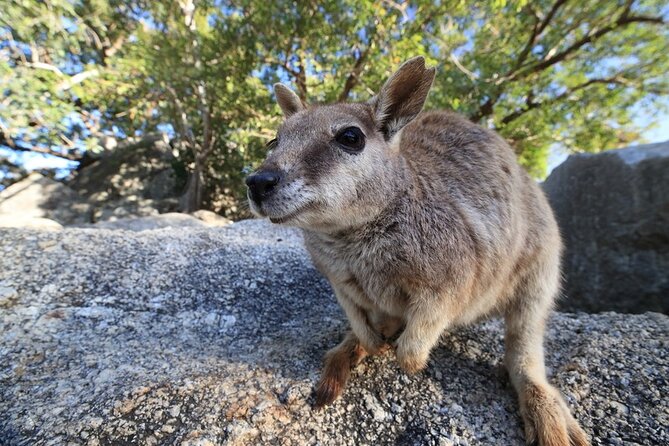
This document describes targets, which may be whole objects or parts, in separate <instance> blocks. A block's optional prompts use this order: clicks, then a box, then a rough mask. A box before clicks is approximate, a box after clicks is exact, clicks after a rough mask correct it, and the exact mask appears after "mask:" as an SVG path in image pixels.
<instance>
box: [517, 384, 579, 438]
mask: <svg viewBox="0 0 669 446" xmlns="http://www.w3.org/2000/svg"><path fill="white" fill-rule="evenodd" d="M519 399H520V413H521V415H522V417H523V423H524V425H525V441H526V442H527V444H528V445H540V446H589V445H590V442H589V441H588V437H587V436H586V434H585V432H583V429H581V427H580V426H579V425H578V423H577V422H576V420H575V419H574V417H572V415H571V413H570V412H569V408H568V407H567V405H566V403H565V402H564V400H563V399H562V396H561V395H560V393H559V392H558V390H557V389H555V388H554V387H552V386H551V385H549V384H548V383H544V384H537V383H531V382H527V383H525V384H523V386H522V389H521V390H520V391H519Z"/></svg>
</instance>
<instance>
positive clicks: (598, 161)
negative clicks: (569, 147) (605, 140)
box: [544, 142, 669, 313]
mask: <svg viewBox="0 0 669 446" xmlns="http://www.w3.org/2000/svg"><path fill="white" fill-rule="evenodd" d="M544 190H545V191H546V194H547V195H548V198H549V200H550V203H551V205H552V206H553V209H554V211H555V214H556V217H557V219H558V223H559V224H560V229H561V230H562V234H563V238H564V242H565V246H566V252H565V256H564V262H563V271H564V275H565V281H564V294H565V299H564V300H563V301H562V304H561V308H562V309H566V310H583V311H606V310H612V311H620V312H632V313H640V312H644V311H659V312H663V313H669V273H668V271H669V142H664V143H659V144H648V145H644V146H637V147H630V148H627V149H621V150H610V151H606V152H602V153H599V154H577V155H571V156H570V157H569V158H568V159H567V160H566V161H565V162H564V163H562V164H561V165H560V166H558V167H557V168H556V169H555V170H554V171H553V172H552V173H551V175H550V176H549V177H548V178H547V179H546V181H545V183H544Z"/></svg>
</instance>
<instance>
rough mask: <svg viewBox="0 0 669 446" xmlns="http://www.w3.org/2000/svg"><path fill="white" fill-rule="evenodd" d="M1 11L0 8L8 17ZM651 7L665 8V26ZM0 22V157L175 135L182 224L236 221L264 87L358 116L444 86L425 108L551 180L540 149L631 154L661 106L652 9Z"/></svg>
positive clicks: (456, 5)
mask: <svg viewBox="0 0 669 446" xmlns="http://www.w3.org/2000/svg"><path fill="white" fill-rule="evenodd" d="M4 3H7V2H4ZM662 8H665V9H664V10H663V9H662ZM2 9H3V15H2V16H1V18H0V33H2V38H1V42H0V79H2V102H0V125H1V126H2V127H0V145H1V146H5V147H7V148H11V149H13V150H20V151H36V152H41V153H48V154H51V155H55V156H60V157H65V158H68V159H73V160H78V159H81V157H82V153H83V152H84V151H85V150H88V151H95V150H101V146H103V145H104V144H103V142H102V141H103V140H104V138H105V137H108V136H110V135H111V136H119V135H121V136H122V135H134V136H142V135H147V134H149V133H152V132H156V131H164V130H165V129H167V130H169V131H171V132H172V133H173V134H174V137H175V140H174V144H173V146H174V150H175V151H176V152H177V153H178V155H179V160H180V163H181V164H180V166H181V168H185V169H186V170H187V171H188V172H189V175H190V178H189V181H188V187H187V190H186V191H185V193H184V201H183V203H182V205H183V208H184V209H186V210H189V209H194V208H197V207H208V208H211V209H215V210H217V211H225V212H228V213H233V214H234V213H238V212H240V210H239V209H237V208H236V205H235V202H236V199H237V198H239V197H241V196H243V193H244V189H243V183H242V177H243V175H244V174H243V171H244V168H248V167H249V166H252V165H254V163H257V162H258V161H259V160H260V159H261V158H262V156H263V145H264V142H265V141H266V140H267V139H270V138H271V135H272V132H273V130H274V129H275V128H276V126H277V125H278V123H279V121H280V117H279V113H278V108H277V107H276V106H275V105H274V104H273V101H272V97H271V89H270V86H271V84H272V83H274V82H276V81H282V82H289V83H292V84H293V86H294V88H295V89H296V91H297V92H298V94H299V95H300V96H301V97H302V98H303V99H306V100H308V101H310V102H326V101H342V100H366V99H367V98H369V97H370V95H371V94H373V92H374V91H376V90H377V89H378V87H379V86H380V85H381V84H382V82H383V80H384V79H385V78H386V77H387V76H388V74H389V73H390V72H391V71H392V70H393V69H395V68H396V67H397V65H398V64H399V63H401V62H402V61H403V60H405V59H407V58H409V57H411V56H414V55H424V56H425V57H426V58H427V60H428V63H430V64H433V65H436V66H437V67H438V70H439V73H438V76H437V80H436V81H435V85H434V88H433V92H432V94H431V96H430V99H429V103H428V107H429V108H447V109H454V110H456V111H458V112H460V113H463V114H465V115H467V116H468V117H470V118H471V119H472V120H474V121H477V122H481V123H482V124H484V125H487V126H490V127H492V128H495V129H496V130H497V131H499V132H500V133H501V134H502V135H503V136H504V137H505V138H506V139H507V140H508V141H509V142H510V143H511V144H512V146H513V147H514V149H515V150H516V152H517V154H518V156H519V159H520V161H521V163H523V164H524V165H525V167H526V168H527V169H528V170H529V171H530V172H531V173H532V174H533V175H534V176H537V177H541V176H542V175H544V173H545V170H546V162H547V156H548V152H549V149H550V148H551V147H553V146H560V147H563V148H566V149H567V150H570V151H599V150H602V149H605V148H611V147H614V146H616V145H620V144H627V143H629V142H632V141H637V140H639V138H640V134H641V132H642V131H643V129H642V128H637V127H636V126H635V125H634V123H633V111H634V110H635V109H638V108H639V107H644V108H646V109H652V108H657V107H659V106H660V105H661V104H662V100H663V99H666V97H667V96H668V94H669V80H668V78H667V77H666V72H667V71H668V70H669V55H668V53H669V52H668V51H667V50H668V49H669V31H668V29H667V27H666V16H667V13H668V11H667V9H666V6H664V5H663V2H662V1H661V0H618V1H614V0H593V1H590V2H576V1H574V0H571V1H570V0H550V1H549V0H539V1H533V2H529V1H527V0H517V1H506V0H495V1H485V2H483V1H470V2H465V1H463V0H457V1H456V0H450V1H449V0H445V1H441V2H433V1H424V0H417V1H413V2H393V1H388V0H386V1H354V0H329V1H324V2H318V3H317V2H310V1H297V2H294V1H286V0H278V1H274V2H259V1H257V0H239V1H225V0H223V1H219V0H206V1H205V0H202V1H193V0H180V1H178V2H173V1H152V2H148V1H141V0H134V1H129V2H128V1H126V2H122V1H118V0H91V1H86V0H46V1H40V2H37V1H21V2H8V3H7V4H6V5H3V8H2Z"/></svg>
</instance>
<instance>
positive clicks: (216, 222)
mask: <svg viewBox="0 0 669 446" xmlns="http://www.w3.org/2000/svg"><path fill="white" fill-rule="evenodd" d="M191 215H192V216H193V217H195V218H198V219H200V220H202V221H203V222H204V223H206V224H207V226H227V225H229V224H230V223H232V220H229V219H227V218H225V217H223V216H221V215H218V214H217V213H216V212H212V211H207V210H205V209H200V210H199V211H195V212H193V213H192V214H191Z"/></svg>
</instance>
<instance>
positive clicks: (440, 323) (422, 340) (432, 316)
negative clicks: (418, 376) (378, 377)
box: [396, 296, 450, 373]
mask: <svg viewBox="0 0 669 446" xmlns="http://www.w3.org/2000/svg"><path fill="white" fill-rule="evenodd" d="M436 299H437V297H436V296H425V298H420V299H415V300H414V304H412V305H411V306H410V308H409V311H408V312H407V316H406V318H407V320H406V327H405V329H404V331H403V332H402V334H401V335H400V337H399V338H398V339H397V350H396V354H397V362H398V363H399V365H400V367H401V368H402V369H403V370H404V371H405V372H407V373H416V372H419V371H421V370H422V369H424V368H425V366H427V361H428V359H429V357H430V351H431V350H432V348H433V347H434V346H435V345H436V344H437V342H438V341H439V337H440V336H441V333H442V332H443V331H444V330H445V329H446V328H447V327H448V326H449V324H450V319H449V318H448V317H447V316H446V315H445V314H444V312H442V311H439V309H438V307H439V306H438V305H435V303H436Z"/></svg>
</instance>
